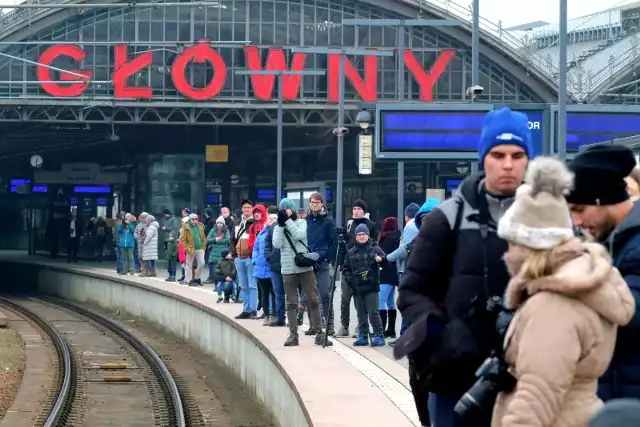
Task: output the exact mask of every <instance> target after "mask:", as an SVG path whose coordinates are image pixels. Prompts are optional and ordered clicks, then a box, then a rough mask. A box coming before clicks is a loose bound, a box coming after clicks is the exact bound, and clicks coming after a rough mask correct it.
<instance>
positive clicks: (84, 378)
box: [0, 298, 191, 427]
mask: <svg viewBox="0 0 640 427" xmlns="http://www.w3.org/2000/svg"><path fill="white" fill-rule="evenodd" d="M0 305H2V306H5V307H6V308H8V309H9V310H11V311H13V312H15V313H17V314H19V315H20V316H21V317H24V318H26V319H28V320H29V321H30V322H32V323H34V324H35V325H37V327H38V328H39V329H41V330H42V331H43V333H44V334H46V335H47V336H48V337H49V339H50V340H51V342H52V344H53V346H54V348H55V353H56V355H57V363H54V369H56V367H57V372H56V373H55V376H54V382H53V388H54V390H51V391H50V392H49V398H48V399H46V400H45V402H44V405H43V408H42V409H41V411H40V415H39V416H38V417H37V419H36V420H34V423H33V425H35V426H45V427H63V426H64V427H71V426H81V425H91V426H103V425H104V426H107V425H127V426H130V427H134V426H149V425H156V426H163V427H186V426H188V425H191V422H189V421H190V420H189V413H187V414H185V409H184V408H183V398H182V394H184V385H183V384H180V385H181V386H182V387H180V388H179V387H178V384H176V381H175V380H174V378H173V376H172V375H171V373H170V371H169V369H168V368H167V366H166V365H165V364H164V362H163V361H162V360H161V359H160V357H159V356H158V355H157V354H156V353H155V351H153V349H151V347H149V346H148V345H147V344H145V343H144V342H143V341H141V340H140V339H138V338H137V337H136V336H135V335H133V334H132V333H131V332H129V331H128V330H127V329H125V328H124V327H122V326H120V325H119V324H117V323H115V322H113V321H112V320H111V319H109V318H107V317H105V316H103V315H101V314H99V313H96V312H94V311H92V310H88V309H86V308H83V307H80V306H77V305H75V304H71V303H68V302H65V301H62V300H58V299H50V298H42V299H33V298H21V299H16V298H12V299H6V298H0ZM187 404H188V403H187Z"/></svg>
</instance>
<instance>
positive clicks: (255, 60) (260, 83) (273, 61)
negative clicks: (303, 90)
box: [244, 46, 307, 101]
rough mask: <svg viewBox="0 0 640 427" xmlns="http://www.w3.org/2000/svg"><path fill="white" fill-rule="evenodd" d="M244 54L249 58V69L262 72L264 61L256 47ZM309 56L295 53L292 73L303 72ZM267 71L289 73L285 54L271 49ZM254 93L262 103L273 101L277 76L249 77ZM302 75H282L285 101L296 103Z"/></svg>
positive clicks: (276, 49)
mask: <svg viewBox="0 0 640 427" xmlns="http://www.w3.org/2000/svg"><path fill="white" fill-rule="evenodd" d="M244 53H245V55H246V58H247V68H248V69H249V70H251V71H260V70H262V60H261V59H260V52H259V51H258V48H257V47H255V46H246V47H245V48H244ZM306 59H307V55H306V54H304V53H294V54H293V59H292V60H291V71H302V70H303V69H304V62H305V61H306ZM264 69H265V70H278V71H287V70H288V68H287V61H286V60H285V59H284V52H283V51H282V49H280V48H272V49H269V54H268V56H267V65H266V66H265V67H264ZM249 78H250V79H251V85H252V86H253V93H254V94H255V95H256V98H258V99H259V100H260V101H271V99H272V95H273V84H274V83H275V81H276V76H275V75H257V74H251V75H249ZM301 80H302V75H301V74H297V75H296V74H288V75H287V74H283V75H282V98H283V99H284V100H285V101H295V100H296V98H297V97H298V92H299V91H300V82H301Z"/></svg>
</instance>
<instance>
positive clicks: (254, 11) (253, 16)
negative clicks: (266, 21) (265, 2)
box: [249, 1, 262, 23]
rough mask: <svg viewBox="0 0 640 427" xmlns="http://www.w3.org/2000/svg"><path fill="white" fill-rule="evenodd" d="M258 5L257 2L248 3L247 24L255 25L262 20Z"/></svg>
mask: <svg viewBox="0 0 640 427" xmlns="http://www.w3.org/2000/svg"><path fill="white" fill-rule="evenodd" d="M260 3H261V2H257V1H250V2H249V22H252V23H257V22H260V21H261V20H262V19H261V18H260Z"/></svg>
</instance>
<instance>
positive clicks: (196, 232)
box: [189, 221, 202, 250]
mask: <svg viewBox="0 0 640 427" xmlns="http://www.w3.org/2000/svg"><path fill="white" fill-rule="evenodd" d="M189 226H190V227H191V234H192V235H193V246H194V247H195V249H196V250H200V249H202V239H201V238H200V229H199V228H198V225H197V224H194V223H192V222H191V221H189Z"/></svg>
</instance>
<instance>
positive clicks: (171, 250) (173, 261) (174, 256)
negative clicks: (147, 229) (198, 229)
mask: <svg viewBox="0 0 640 427" xmlns="http://www.w3.org/2000/svg"><path fill="white" fill-rule="evenodd" d="M175 234H176V233H175V231H170V232H169V237H168V238H167V241H166V242H165V243H166V249H165V251H164V256H165V258H166V260H167V271H168V272H169V277H167V278H166V281H167V282H175V281H176V265H177V262H178V241H177V240H176V236H175Z"/></svg>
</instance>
